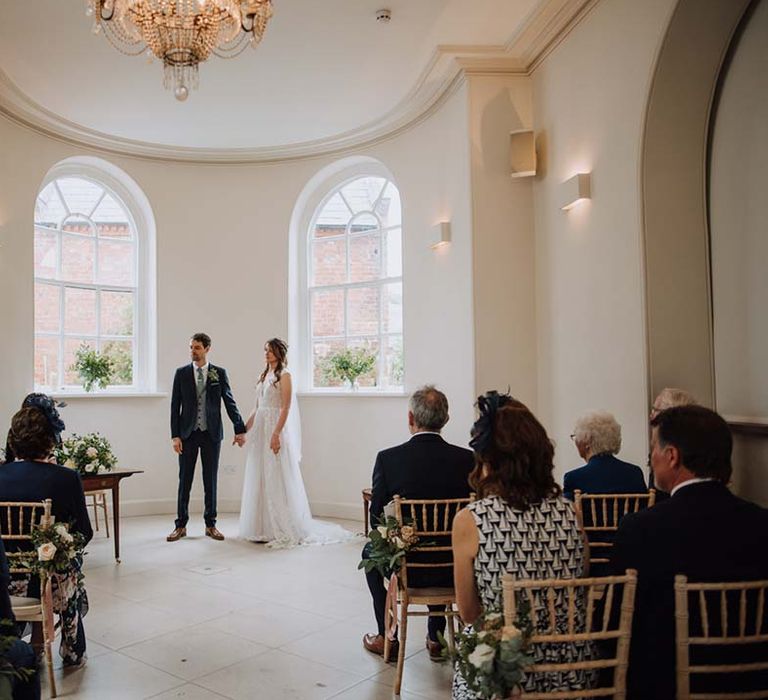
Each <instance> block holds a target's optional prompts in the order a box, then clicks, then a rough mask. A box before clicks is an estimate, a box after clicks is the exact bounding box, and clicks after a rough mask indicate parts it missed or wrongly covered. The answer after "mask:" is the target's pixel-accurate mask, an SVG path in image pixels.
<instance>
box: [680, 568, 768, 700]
mask: <svg viewBox="0 0 768 700" xmlns="http://www.w3.org/2000/svg"><path fill="white" fill-rule="evenodd" d="M767 589H768V580H765V581H735V582H728V583H689V582H688V579H687V577H685V576H675V637H676V639H675V642H676V658H677V700H737V699H741V700H747V698H749V699H750V700H754V699H756V698H768V620H767V619H766V618H768V608H767V607H766V597H768V596H767V595H766V590H767ZM753 645H761V647H756V646H753ZM707 647H708V648H709V649H710V650H711V649H712V647H719V649H716V650H715V652H716V653H715V656H719V657H720V658H719V659H718V661H719V662H720V663H708V662H705V661H704V660H702V661H701V662H696V663H692V662H691V653H692V652H694V653H696V652H695V651H694V650H697V648H698V650H699V651H701V650H704V649H706V648H707ZM750 648H752V649H754V650H755V651H757V652H758V653H757V654H755V655H751V657H750V658H749V660H740V659H738V658H736V657H737V656H738V652H739V651H742V652H746V653H747V654H748V652H749V650H750ZM726 649H727V650H729V651H731V652H736V654H735V655H734V656H733V657H732V655H731V654H730V653H727V656H726V658H725V659H724V658H722V656H723V651H724V650H726ZM742 656H743V654H742ZM755 659H756V660H755ZM723 661H732V662H733V663H723ZM760 671H762V672H763V674H762V678H761V679H760V680H759V681H758V682H757V683H756V685H761V686H762V687H761V688H759V689H757V688H754V687H753V688H751V689H750V690H739V689H734V688H738V685H739V683H738V680H739V679H743V676H741V677H740V676H739V674H745V673H755V672H760ZM712 674H729V676H728V677H729V679H730V680H729V681H728V686H729V689H728V690H724V691H717V690H715V691H713V690H712V689H711V687H710V688H709V689H708V690H707V691H706V692H691V676H692V675H693V676H701V677H702V678H703V679H704V678H706V679H711V678H712ZM733 674H737V675H733ZM732 684H734V685H732ZM702 685H703V684H702ZM709 685H710V686H711V681H710V684H709Z"/></svg>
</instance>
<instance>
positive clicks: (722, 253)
mask: <svg viewBox="0 0 768 700" xmlns="http://www.w3.org/2000/svg"><path fill="white" fill-rule="evenodd" d="M711 149H712V150H711V161H710V162H711V167H710V181H709V186H710V199H709V204H710V209H709V214H710V235H711V244H712V303H713V314H714V337H715V382H716V391H717V408H718V410H719V411H721V412H722V413H724V414H727V415H731V416H744V417H752V418H754V417H760V418H763V419H765V420H767V421H768V364H766V358H768V313H766V308H767V307H768V274H766V265H767V264H768V228H767V227H766V211H765V209H764V205H765V201H766V196H767V195H768V2H766V1H765V0H762V2H760V3H759V4H758V5H757V7H756V8H755V9H754V13H753V14H752V16H751V17H750V18H749V20H748V22H747V23H746V25H745V27H744V30H743V33H742V34H741V36H740V38H739V40H738V44H737V46H736V48H735V50H734V52H733V55H732V58H731V61H730V65H729V66H728V68H727V71H726V73H725V75H724V77H723V79H722V86H721V91H720V99H719V103H718V107H717V111H716V114H715V122H714V128H713V132H712V146H711Z"/></svg>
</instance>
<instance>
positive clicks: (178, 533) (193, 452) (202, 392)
mask: <svg viewBox="0 0 768 700" xmlns="http://www.w3.org/2000/svg"><path fill="white" fill-rule="evenodd" d="M210 349H211V339H210V337H209V336H208V335H206V334H205V333H195V335H193V336H192V338H191V339H190V341H189V354H190V356H191V358H192V363H191V364H188V365H184V366H183V367H179V369H177V370H176V375H175V376H174V378H173V394H172V395H171V437H172V442H173V450H174V452H176V454H178V455H179V493H178V508H177V517H176V526H175V529H174V530H173V532H172V533H171V534H170V535H168V537H167V538H166V539H167V540H168V541H169V542H176V540H180V539H181V538H182V537H186V535H187V521H188V520H189V492H190V490H191V489H192V480H193V478H194V476H195V464H196V463H197V455H198V452H199V453H200V459H201V461H202V463H203V488H204V490H205V511H204V518H205V534H206V536H207V537H212V538H213V539H214V540H223V539H224V535H222V534H221V532H219V531H218V529H217V528H216V478H217V475H218V471H219V453H220V452H221V441H222V440H223V439H224V430H223V428H222V425H221V403H222V402H224V407H225V408H226V410H227V415H228V416H229V419H230V420H231V421H232V424H233V426H234V428H235V440H234V442H235V443H236V444H237V445H239V446H241V447H242V445H243V443H244V442H245V424H244V423H243V419H242V417H241V416H240V412H239V411H238V410H237V404H236V403H235V399H234V397H233V396H232V390H231V389H230V388H229V380H228V378H227V371H226V370H225V369H224V368H223V367H216V366H215V365H212V364H210V363H209V362H208V352H209V350H210Z"/></svg>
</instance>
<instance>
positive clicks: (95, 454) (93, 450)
mask: <svg viewBox="0 0 768 700" xmlns="http://www.w3.org/2000/svg"><path fill="white" fill-rule="evenodd" d="M85 454H87V455H88V456H89V457H98V455H99V451H98V450H97V449H96V448H95V447H89V448H88V449H87V450H86V451H85Z"/></svg>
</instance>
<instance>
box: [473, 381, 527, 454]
mask: <svg viewBox="0 0 768 700" xmlns="http://www.w3.org/2000/svg"><path fill="white" fill-rule="evenodd" d="M475 405H476V406H477V410H478V411H479V413H480V416H479V418H478V419H477V420H476V421H475V424H474V425H473V426H472V432H471V436H472V439H471V440H470V441H469V446H470V447H471V448H472V449H473V450H474V451H475V452H480V453H483V452H486V451H487V450H488V449H489V448H490V447H491V446H492V445H493V428H494V425H495V423H496V414H497V413H498V411H499V409H500V408H503V407H504V406H517V407H524V404H522V403H520V401H518V400H517V399H516V398H514V397H512V396H511V395H510V394H509V389H507V393H506V394H500V393H499V392H498V391H495V390H494V391H486V392H485V394H483V395H482V396H478V397H477V403H476V404H475Z"/></svg>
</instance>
